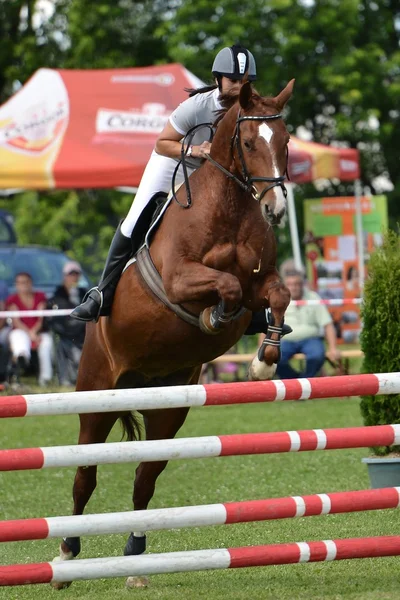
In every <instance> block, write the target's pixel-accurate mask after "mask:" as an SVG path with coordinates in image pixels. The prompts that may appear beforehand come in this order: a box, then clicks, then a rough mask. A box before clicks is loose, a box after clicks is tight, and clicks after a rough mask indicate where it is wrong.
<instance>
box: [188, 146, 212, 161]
mask: <svg viewBox="0 0 400 600" xmlns="http://www.w3.org/2000/svg"><path fill="white" fill-rule="evenodd" d="M210 150H211V144H210V142H203V143H202V144H200V146H193V148H192V156H194V157H195V158H206V156H207V154H210Z"/></svg>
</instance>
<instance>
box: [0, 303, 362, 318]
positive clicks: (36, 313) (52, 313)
mask: <svg viewBox="0 0 400 600" xmlns="http://www.w3.org/2000/svg"><path fill="white" fill-rule="evenodd" d="M361 303H362V298H333V299H332V298H331V299H328V300H323V299H320V300H318V299H315V300H292V301H291V303H290V305H291V306H319V305H321V304H323V305H325V306H346V305H354V304H361ZM72 310H73V309H72V308H63V309H59V308H55V309H51V308H50V309H42V310H0V318H2V319H4V318H6V319H7V318H14V317H66V316H68V315H70V314H71V312H72Z"/></svg>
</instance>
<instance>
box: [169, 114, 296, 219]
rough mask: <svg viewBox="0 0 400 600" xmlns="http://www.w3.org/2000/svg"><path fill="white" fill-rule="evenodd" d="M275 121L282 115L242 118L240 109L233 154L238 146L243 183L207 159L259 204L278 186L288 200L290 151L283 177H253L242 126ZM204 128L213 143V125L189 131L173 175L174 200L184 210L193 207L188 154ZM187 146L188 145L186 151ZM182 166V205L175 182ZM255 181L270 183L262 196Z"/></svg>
mask: <svg viewBox="0 0 400 600" xmlns="http://www.w3.org/2000/svg"><path fill="white" fill-rule="evenodd" d="M274 119H282V114H281V113H278V114H276V115H261V116H254V117H252V116H248V117H241V116H240V109H239V114H238V118H237V119H236V126H235V132H234V134H233V136H232V140H231V154H232V156H233V148H234V146H236V149H237V152H238V156H239V160H240V163H241V166H242V178H243V181H242V179H239V178H238V177H237V176H236V175H234V173H231V172H230V171H228V170H227V169H225V167H223V166H222V165H221V164H220V163H219V162H217V161H216V160H215V159H214V158H212V157H211V156H210V155H209V154H207V155H206V159H207V160H208V161H209V162H210V163H211V164H212V165H214V166H215V167H217V169H219V170H220V171H221V172H222V173H224V175H226V177H228V178H229V179H232V180H233V181H235V183H237V184H238V185H239V186H240V187H241V188H242V189H243V190H244V191H245V192H251V195H252V196H253V198H254V199H255V200H257V202H260V201H261V200H262V198H263V197H264V196H265V194H266V193H267V192H269V190H271V189H272V188H274V187H276V186H279V187H281V188H282V191H283V193H284V195H285V198H286V196H287V190H286V187H285V185H284V181H285V179H289V174H288V170H287V165H288V158H289V150H288V148H286V169H285V172H284V174H283V175H281V176H279V177H251V176H250V175H249V172H248V170H247V167H246V161H245V158H244V155H243V149H242V144H241V140H240V124H241V123H242V122H243V121H272V120H274ZM203 127H207V128H208V129H209V130H210V137H209V140H208V141H209V142H212V140H213V137H214V130H213V126H212V124H211V123H200V124H199V125H196V126H195V127H192V128H191V129H189V131H188V132H187V133H186V135H185V137H184V138H183V140H182V149H181V158H180V160H179V162H178V164H177V165H176V167H175V170H174V173H173V175H172V184H171V187H172V198H173V199H174V200H175V202H176V203H177V204H179V206H181V207H182V208H190V207H191V206H192V195H191V192H190V185H189V176H188V173H187V165H186V154H187V152H188V149H189V147H190V145H191V142H192V140H193V137H194V136H195V134H196V132H197V130H199V129H201V128H203ZM185 144H186V150H185ZM180 165H182V171H183V177H184V183H185V188H186V197H187V203H186V204H182V203H181V202H179V200H178V198H177V197H176V190H175V181H176V175H177V172H178V169H179V167H180ZM255 181H265V182H266V183H269V184H270V185H267V186H265V188H264V189H263V190H262V192H261V194H259V193H258V192H257V190H256V188H255V186H254V182H255Z"/></svg>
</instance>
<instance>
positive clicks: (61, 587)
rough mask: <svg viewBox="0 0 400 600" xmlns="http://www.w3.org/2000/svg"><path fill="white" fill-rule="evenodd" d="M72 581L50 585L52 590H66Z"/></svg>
mask: <svg viewBox="0 0 400 600" xmlns="http://www.w3.org/2000/svg"><path fill="white" fill-rule="evenodd" d="M71 583H72V581H52V582H51V583H50V585H51V587H52V588H53V590H66V589H67V588H69V586H70V585H71Z"/></svg>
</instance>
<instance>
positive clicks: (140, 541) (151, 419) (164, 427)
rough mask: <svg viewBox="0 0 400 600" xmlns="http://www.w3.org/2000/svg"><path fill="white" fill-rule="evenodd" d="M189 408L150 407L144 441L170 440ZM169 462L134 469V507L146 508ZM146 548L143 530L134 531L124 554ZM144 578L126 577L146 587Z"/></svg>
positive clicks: (136, 508) (148, 464)
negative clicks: (154, 408)
mask: <svg viewBox="0 0 400 600" xmlns="http://www.w3.org/2000/svg"><path fill="white" fill-rule="evenodd" d="M188 412H189V409H188V408H174V409H168V410H152V411H148V412H146V413H143V417H144V424H145V428H146V439H147V440H162V439H172V438H173V437H175V435H176V433H177V432H178V431H179V429H180V428H181V427H182V425H183V423H184V422H185V419H186V416H187V414H188ZM167 464H168V461H160V462H143V463H140V465H139V466H138V468H137V469H136V477H135V482H134V486H133V505H134V509H135V510H145V509H146V508H147V507H148V505H149V502H150V500H151V499H152V497H153V494H154V490H155V485H156V480H157V477H158V476H159V475H160V474H161V473H162V472H163V470H164V469H165V467H166V466H167ZM145 550H146V532H144V531H133V532H132V533H131V534H130V536H129V539H128V541H127V544H126V546H125V550H124V554H125V555H136V554H142V553H143V552H144V551H145ZM147 584H148V579H147V577H129V578H128V579H127V582H126V585H127V586H128V587H145V586H146V585H147Z"/></svg>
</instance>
